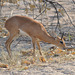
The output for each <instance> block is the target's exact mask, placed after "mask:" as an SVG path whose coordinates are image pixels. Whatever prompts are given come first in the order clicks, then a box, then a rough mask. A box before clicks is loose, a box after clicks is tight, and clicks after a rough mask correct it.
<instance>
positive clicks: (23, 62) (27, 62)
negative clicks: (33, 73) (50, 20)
mask: <svg viewBox="0 0 75 75" xmlns="http://www.w3.org/2000/svg"><path fill="white" fill-rule="evenodd" d="M23 64H26V65H30V64H31V63H30V62H29V61H27V60H22V61H21V65H23Z"/></svg>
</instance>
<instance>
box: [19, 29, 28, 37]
mask: <svg viewBox="0 0 75 75" xmlns="http://www.w3.org/2000/svg"><path fill="white" fill-rule="evenodd" d="M19 31H20V35H23V36H29V35H28V34H27V33H26V32H24V31H23V30H21V29H19Z"/></svg>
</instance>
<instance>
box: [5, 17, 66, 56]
mask: <svg viewBox="0 0 75 75" xmlns="http://www.w3.org/2000/svg"><path fill="white" fill-rule="evenodd" d="M5 28H6V29H7V30H8V31H9V33H10V35H9V38H8V40H7V41H6V43H5V45H6V49H7V52H8V55H9V56H10V57H11V54H12V53H11V49H10V45H11V43H12V41H13V40H14V38H15V37H17V36H18V35H19V34H21V35H28V36H30V37H31V39H32V44H33V56H35V48H36V47H35V44H37V46H38V49H39V53H40V55H42V53H41V49H40V44H39V42H40V41H43V42H46V43H50V44H53V45H56V46H57V47H59V48H61V49H65V47H66V45H65V42H64V40H63V38H60V37H59V36H57V35H56V34H52V35H54V36H52V35H50V34H48V32H47V31H46V29H45V27H44V26H43V25H42V24H41V23H39V22H37V21H36V20H34V19H32V18H29V17H26V16H13V17H11V18H9V19H8V20H7V21H6V23H5Z"/></svg>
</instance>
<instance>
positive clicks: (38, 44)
mask: <svg viewBox="0 0 75 75" xmlns="http://www.w3.org/2000/svg"><path fill="white" fill-rule="evenodd" d="M37 46H38V49H39V53H40V55H41V56H42V53H41V48H40V43H39V41H37Z"/></svg>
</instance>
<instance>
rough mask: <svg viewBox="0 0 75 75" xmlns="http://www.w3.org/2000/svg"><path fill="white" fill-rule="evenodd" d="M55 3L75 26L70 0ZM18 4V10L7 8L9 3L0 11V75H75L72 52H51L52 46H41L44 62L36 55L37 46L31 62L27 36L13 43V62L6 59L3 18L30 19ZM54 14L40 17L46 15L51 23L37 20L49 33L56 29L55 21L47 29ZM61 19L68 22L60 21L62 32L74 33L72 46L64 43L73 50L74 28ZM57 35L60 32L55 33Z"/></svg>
mask: <svg viewBox="0 0 75 75" xmlns="http://www.w3.org/2000/svg"><path fill="white" fill-rule="evenodd" d="M55 1H57V2H59V3H60V4H62V5H63V7H64V8H65V9H66V11H67V13H68V14H69V16H70V18H71V20H72V22H73V24H75V4H74V3H73V2H72V0H55ZM18 3H19V4H20V5H19V7H18V8H17V5H16V4H13V3H12V4H10V3H8V2H6V3H5V4H4V6H3V7H2V11H1V17H0V27H1V26H2V27H3V28H2V30H3V31H2V32H1V33H0V75H75V49H72V50H70V51H62V50H61V49H59V48H56V49H55V50H52V49H50V48H51V47H52V46H53V45H50V44H48V43H44V42H40V45H41V50H42V53H43V59H42V60H41V56H40V55H39V51H38V48H37V46H36V59H35V60H34V59H33V54H32V49H33V48H32V43H31V38H30V37H28V36H25V37H23V36H22V37H19V38H18V39H17V40H15V41H14V42H13V43H12V45H11V49H12V57H13V58H12V59H10V58H9V56H8V53H7V51H6V48H5V41H6V40H7V39H8V37H6V35H5V34H4V32H5V33H7V30H6V29H5V28H4V22H5V19H3V18H6V19H8V18H9V17H11V16H14V15H26V16H29V17H31V18H33V15H32V14H33V13H32V12H30V11H29V14H26V12H25V6H24V3H23V2H22V1H19V2H18ZM50 9H51V8H50ZM35 10H36V9H35ZM36 11H37V10H36ZM36 11H35V12H34V14H35V15H36V14H38V11H37V12H36ZM54 12H55V11H54V9H51V12H50V10H49V11H48V12H47V15H45V14H43V15H45V16H44V17H45V18H46V17H48V16H50V20H49V18H48V20H42V21H41V19H36V20H38V21H39V22H42V23H43V24H44V26H45V28H46V30H47V31H48V32H50V30H51V29H52V28H53V29H55V23H56V20H54V22H53V27H52V26H50V24H51V22H52V17H53V15H54ZM63 14H64V13H63ZM34 17H35V16H34ZM63 18H64V19H65V20H66V19H67V23H66V22H63V21H64V20H62V19H61V20H60V22H61V30H62V32H63V31H64V32H67V33H69V32H70V33H73V36H72V38H73V40H72V41H71V42H70V41H66V43H70V44H69V45H68V46H73V47H75V28H74V27H73V26H72V25H70V23H69V20H68V18H67V16H66V15H65V14H64V17H63ZM0 30H1V29H0ZM57 32H59V31H58V30H57ZM68 39H69V38H68ZM19 41H20V42H19ZM18 42H19V43H18ZM72 43H73V44H72ZM4 65H5V66H4ZM3 67H5V68H3Z"/></svg>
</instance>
